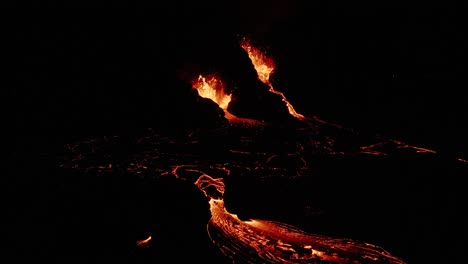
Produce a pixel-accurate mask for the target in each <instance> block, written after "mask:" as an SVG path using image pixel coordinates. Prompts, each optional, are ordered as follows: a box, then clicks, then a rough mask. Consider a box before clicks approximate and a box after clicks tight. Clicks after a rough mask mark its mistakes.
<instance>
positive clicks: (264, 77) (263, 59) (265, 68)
mask: <svg viewBox="0 0 468 264" xmlns="http://www.w3.org/2000/svg"><path fill="white" fill-rule="evenodd" d="M241 47H242V48H243V49H244V50H245V51H246V52H247V54H248V55H249V58H250V60H251V61H252V64H253V65H254V67H255V70H256V71H257V75H258V79H259V80H260V81H262V82H263V83H264V84H266V85H268V87H270V90H269V91H270V92H272V93H274V94H277V95H280V96H281V98H282V100H283V102H284V103H285V104H286V106H287V108H288V111H289V113H290V114H291V115H292V116H294V117H296V118H298V119H304V116H303V115H301V114H299V113H297V112H296V110H294V107H293V106H292V104H291V103H290V102H289V101H288V100H287V99H286V96H285V95H284V94H283V93H282V92H279V91H276V90H275V89H274V88H273V84H271V82H270V76H271V74H272V73H273V71H274V70H275V64H274V62H273V60H272V59H271V58H269V57H267V56H266V55H265V54H264V53H262V52H261V51H260V50H259V49H257V48H255V47H253V46H252V45H251V44H250V42H249V41H248V40H247V39H245V38H244V39H242V41H241Z"/></svg>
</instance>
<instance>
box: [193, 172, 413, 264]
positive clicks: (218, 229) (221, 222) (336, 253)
mask: <svg viewBox="0 0 468 264" xmlns="http://www.w3.org/2000/svg"><path fill="white" fill-rule="evenodd" d="M195 184H196V185H197V186H198V187H199V188H200V190H202V191H203V192H204V194H205V195H206V197H207V198H209V204H210V211H211V219H210V221H209V223H208V226H207V229H208V233H209V236H210V238H211V240H212V241H213V243H215V244H216V245H217V246H218V247H219V248H220V249H221V251H222V252H223V253H224V254H225V255H226V256H227V257H229V258H231V260H232V261H233V262H234V263H324V262H326V263H405V262H404V261H402V260H401V259H399V258H397V257H394V256H392V255H391V254H390V253H388V252H387V251H385V250H384V249H383V248H381V247H378V246H374V245H372V244H368V243H362V242H358V241H354V240H351V239H342V238H331V237H326V236H321V235H315V234H310V233H307V232H304V231H302V230H300V229H297V228H295V227H293V226H290V225H287V224H283V223H279V222H274V221H264V220H256V219H252V220H247V221H242V220H240V219H239V218H238V217H237V215H235V214H231V213H229V212H228V211H226V208H225V207H224V200H223V194H224V187H225V186H224V183H223V181H222V179H221V178H218V179H214V178H212V177H210V176H208V175H206V174H202V175H201V176H200V177H199V178H198V180H197V181H196V182H195Z"/></svg>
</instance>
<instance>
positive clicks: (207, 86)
mask: <svg viewBox="0 0 468 264" xmlns="http://www.w3.org/2000/svg"><path fill="white" fill-rule="evenodd" d="M192 85H193V88H195V89H197V91H198V95H200V96H201V97H203V98H208V99H211V100H212V101H213V102H215V103H216V104H218V105H219V107H220V108H221V109H223V110H224V112H227V107H228V105H229V102H230V101H231V95H230V94H226V92H225V90H224V85H223V83H222V82H221V80H220V79H219V78H217V77H216V76H214V75H211V76H208V77H203V76H202V75H199V76H198V79H197V80H195V81H194V82H193V83H192Z"/></svg>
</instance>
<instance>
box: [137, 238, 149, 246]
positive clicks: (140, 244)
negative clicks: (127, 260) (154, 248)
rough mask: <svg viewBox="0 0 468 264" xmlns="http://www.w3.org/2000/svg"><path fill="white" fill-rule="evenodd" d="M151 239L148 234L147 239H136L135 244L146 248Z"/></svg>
mask: <svg viewBox="0 0 468 264" xmlns="http://www.w3.org/2000/svg"><path fill="white" fill-rule="evenodd" d="M151 239H152V237H151V236H149V237H148V238H147V239H143V240H138V241H137V246H139V247H142V248H148V247H149V246H150V241H151Z"/></svg>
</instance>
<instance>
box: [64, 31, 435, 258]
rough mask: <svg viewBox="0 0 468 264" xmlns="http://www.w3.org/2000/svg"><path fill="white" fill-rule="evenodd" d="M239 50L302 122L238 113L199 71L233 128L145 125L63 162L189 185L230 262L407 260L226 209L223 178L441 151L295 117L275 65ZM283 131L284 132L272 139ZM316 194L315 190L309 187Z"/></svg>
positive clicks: (304, 172) (143, 243)
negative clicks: (277, 85)
mask: <svg viewBox="0 0 468 264" xmlns="http://www.w3.org/2000/svg"><path fill="white" fill-rule="evenodd" d="M240 45H241V47H242V48H243V49H244V50H245V51H246V52H247V54H248V56H249V58H250V59H251V61H252V64H253V65H254V68H255V69H256V71H257V73H258V78H259V80H260V81H262V82H263V83H265V84H267V85H268V86H269V87H270V90H269V92H271V93H275V94H277V95H279V96H281V98H282V101H283V103H284V105H285V108H286V109H287V111H289V113H290V114H291V116H292V117H294V118H296V119H297V121H298V123H297V124H298V125H295V126H292V127H281V128H277V127H275V126H274V125H270V124H268V123H265V122H263V121H257V120H252V119H247V118H238V117H236V116H235V115H233V114H231V113H229V111H228V105H229V102H230V100H231V95H230V94H227V93H226V92H225V90H224V88H223V83H222V80H220V79H218V78H217V76H216V75H210V76H202V75H200V76H196V77H195V78H194V80H193V83H192V85H193V88H194V89H197V90H198V94H199V95H200V96H201V97H204V98H208V99H211V100H213V101H214V102H215V103H217V104H218V105H219V107H220V108H221V109H222V110H223V111H224V112H225V117H226V119H227V120H228V121H229V124H230V125H229V126H226V127H220V128H218V129H206V130H197V131H193V132H192V133H189V134H187V135H177V136H171V135H167V134H163V133H159V132H155V131H154V130H152V129H148V131H147V132H146V133H144V135H139V136H133V137H128V136H127V137H121V136H107V137H94V138H88V139H86V140H80V141H79V142H72V143H69V144H67V145H66V146H65V147H66V148H65V149H66V155H65V158H64V159H63V164H61V166H62V167H64V168H67V169H70V170H79V171H86V172H87V173H90V172H93V173H96V174H112V173H114V172H115V170H117V169H123V170H125V172H126V173H128V174H130V175H133V177H135V178H137V179H141V180H143V179H146V180H148V179H150V180H155V181H157V180H158V179H162V178H167V177H172V178H173V179H174V180H177V181H181V182H185V183H191V184H192V185H191V186H193V188H196V189H198V190H199V192H201V195H204V196H205V197H206V203H208V204H209V211H210V213H211V219H210V220H209V222H208V223H207V233H206V236H207V237H209V239H210V240H211V241H212V243H213V244H214V245H216V247H218V248H219V250H220V251H221V252H222V254H223V255H224V256H225V257H226V259H227V262H231V263H405V260H403V259H401V258H400V257H399V256H396V255H394V254H392V252H390V251H391V250H389V251H387V249H384V248H383V247H381V245H374V243H367V241H361V240H360V239H353V238H352V237H336V236H333V235H330V232H329V233H328V234H320V230H317V229H309V230H304V229H302V228H299V227H296V226H295V225H294V223H286V222H284V221H283V220H284V219H287V217H284V218H275V219H256V218H248V219H243V218H242V217H239V216H238V214H236V213H233V212H230V210H229V209H228V208H229V206H227V204H226V206H225V202H226V201H225V199H224V198H225V193H226V192H225V191H226V190H228V189H229V185H227V184H226V179H227V178H229V177H231V178H235V177H241V175H242V177H244V178H245V177H251V179H252V180H256V181H268V179H269V178H284V179H288V180H291V181H293V180H295V179H300V178H314V177H319V176H317V170H315V166H316V164H317V163H319V162H317V161H316V160H317V159H320V157H322V159H323V157H328V159H334V158H335V159H340V158H346V157H353V158H354V159H358V158H360V157H363V158H369V157H371V158H372V157H374V158H386V157H389V156H392V155H397V154H402V153H403V154H405V155H416V156H417V155H435V154H436V153H435V152H434V151H432V150H429V149H425V148H417V147H413V146H410V145H408V144H405V143H403V142H400V141H397V140H393V139H388V138H384V137H377V136H375V137H373V138H368V137H363V136H361V135H359V133H357V132H355V131H354V130H351V129H346V128H343V127H341V126H339V125H335V124H330V123H327V122H325V121H323V120H320V119H318V118H316V117H311V118H308V117H305V116H304V115H301V114H299V113H297V112H296V110H295V109H294V108H293V106H292V105H291V103H290V102H288V100H287V99H286V97H285V96H284V95H283V94H282V93H281V92H279V91H276V90H275V89H274V87H273V85H272V84H271V83H270V81H269V78H270V74H271V73H272V72H273V69H274V65H273V61H272V60H271V59H270V58H267V57H266V56H264V55H263V54H262V53H261V52H260V50H258V49H256V48H255V47H252V46H251V45H250V44H249V42H248V41H246V40H243V41H242V42H241V43H240ZM278 129H279V130H281V132H278V133H274V132H275V131H276V130H278ZM278 135H280V136H278ZM122 142H124V143H122ZM122 145H124V146H125V147H124V149H125V152H124V153H125V154H124V155H122V153H120V154H118V157H116V156H115V155H117V154H115V149H116V148H119V146H122ZM207 152H208V153H209V154H208V155H206V154H205V153H207ZM349 177H352V175H351V176H349ZM335 184H339V183H335ZM315 188H320V184H319V183H317V186H316V187H315ZM310 192H315V191H314V189H311V190H310ZM259 209H261V208H259ZM278 219H281V220H278ZM310 230H315V231H314V232H310ZM152 240H155V241H157V240H158V237H157V236H155V235H154V234H151V233H148V234H146V236H145V237H142V238H141V240H139V241H135V245H138V246H139V247H140V248H146V249H148V248H151V242H152Z"/></svg>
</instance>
